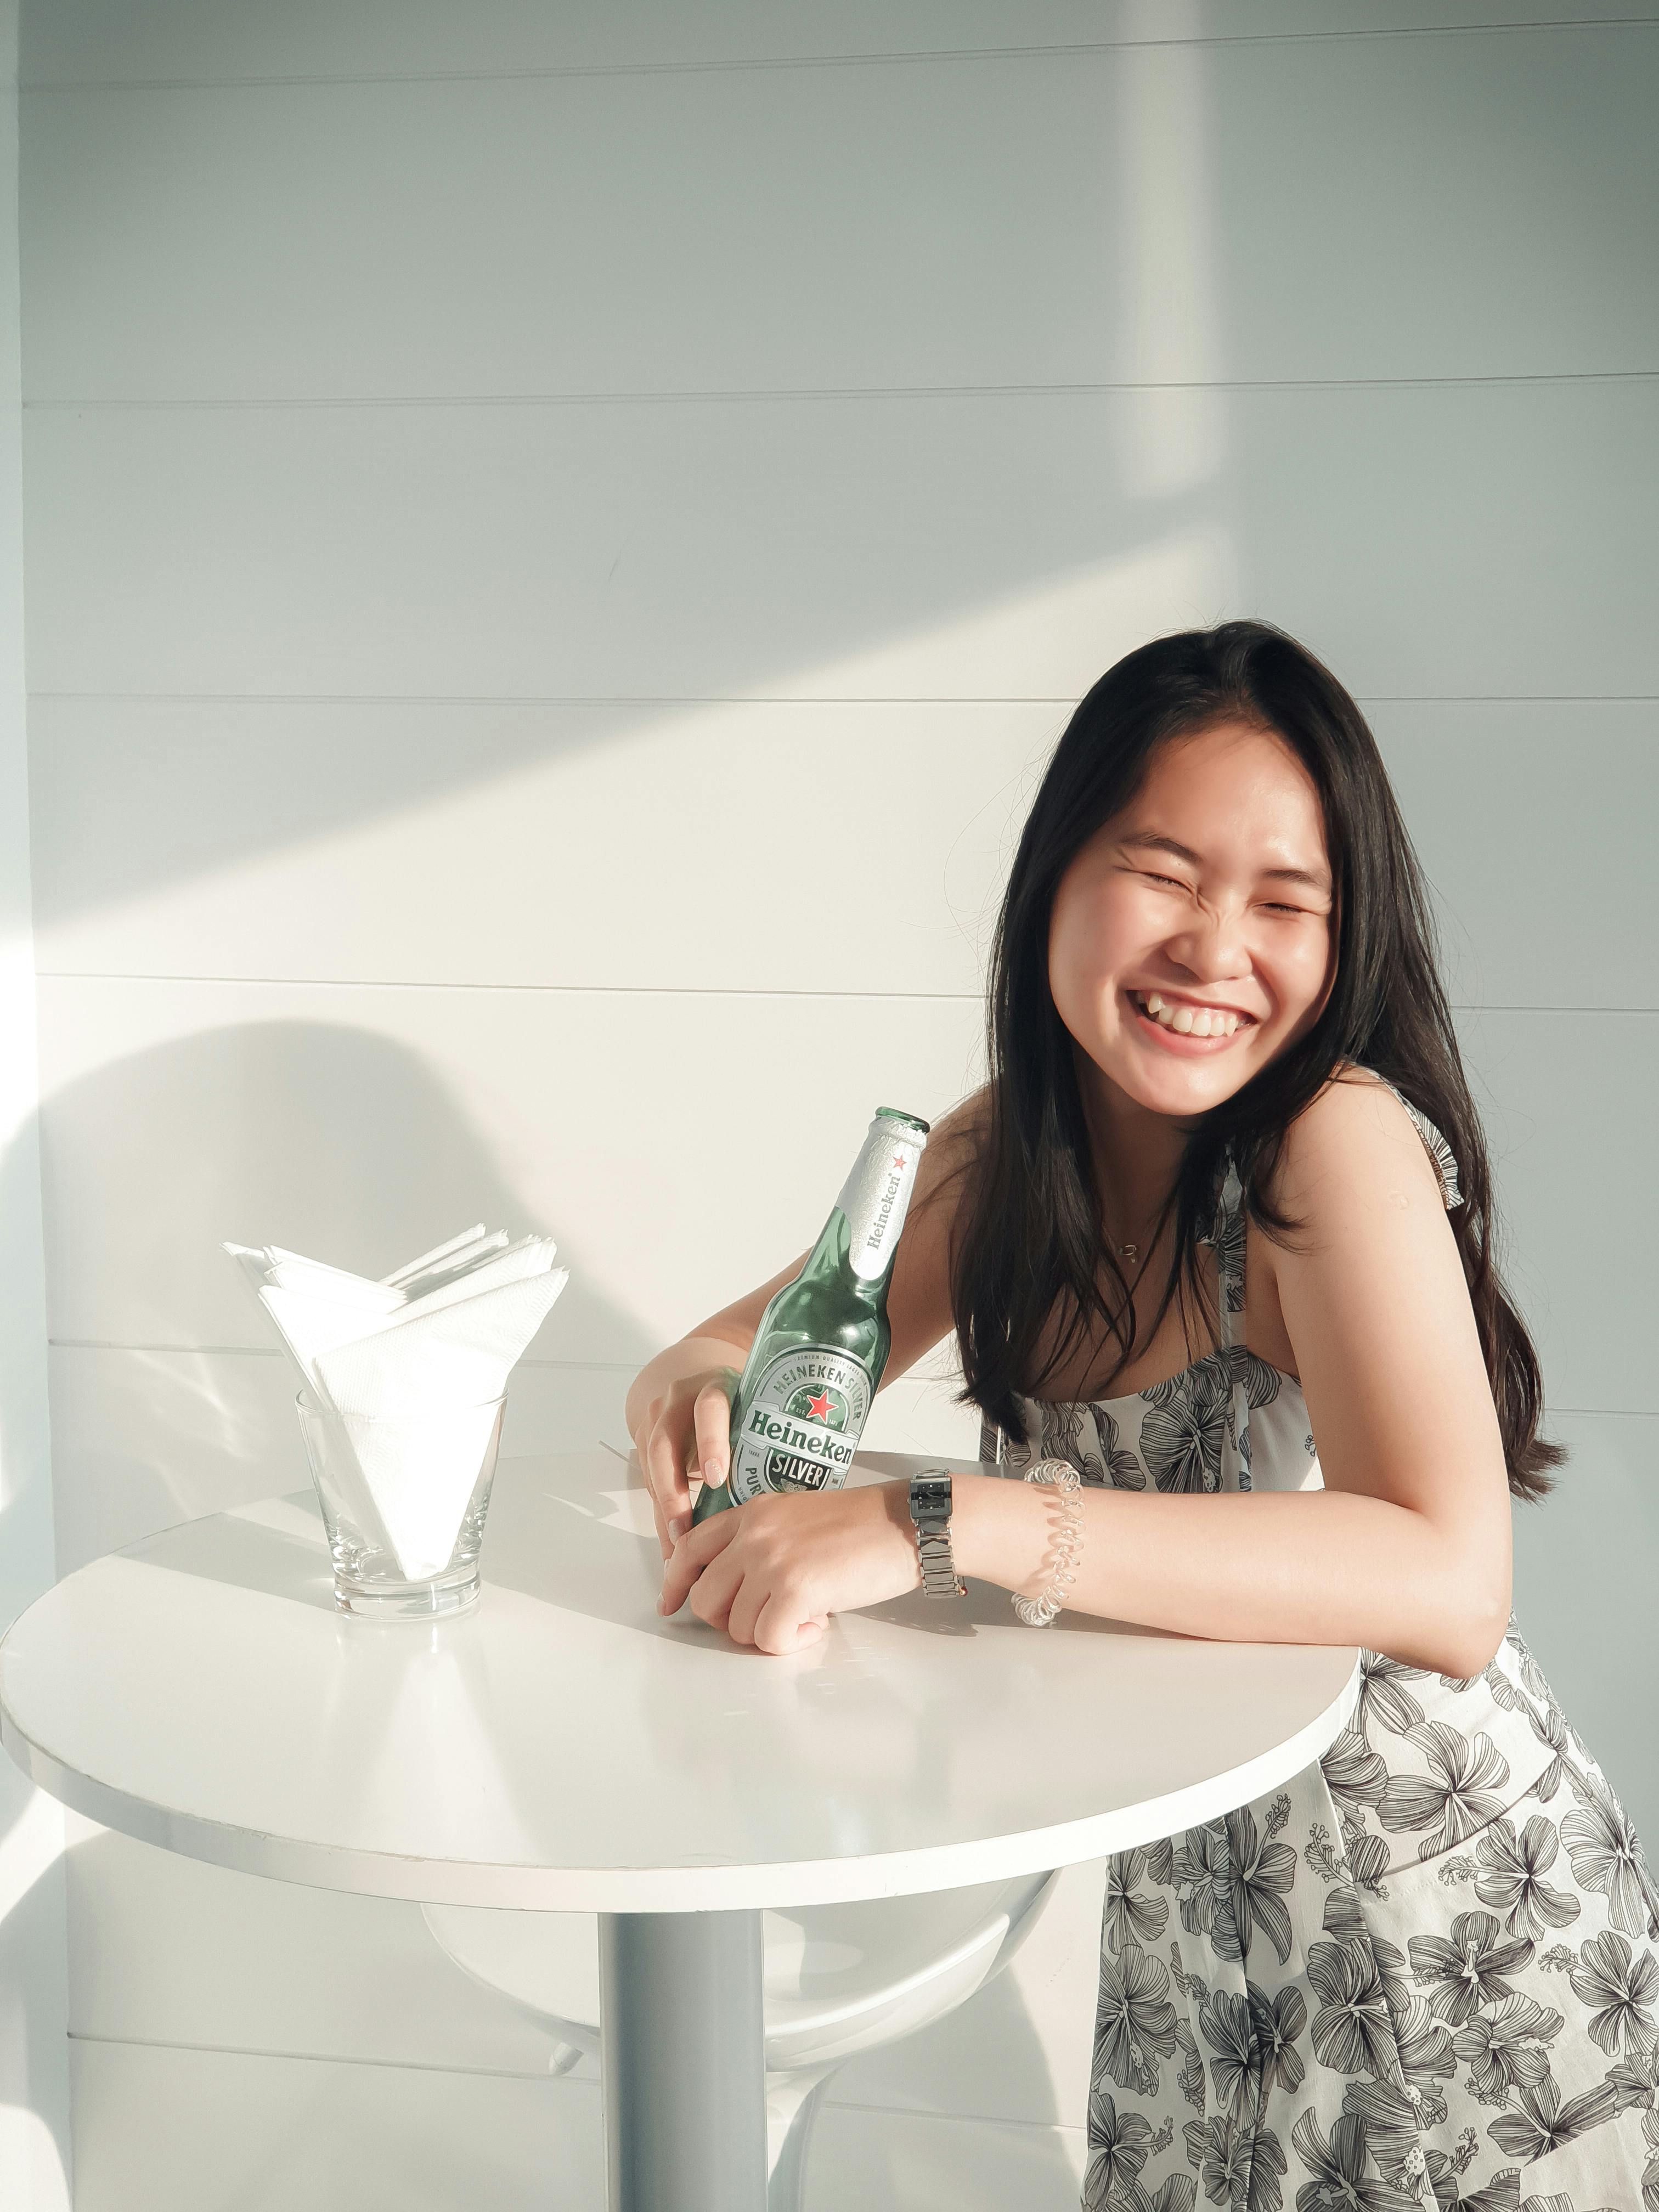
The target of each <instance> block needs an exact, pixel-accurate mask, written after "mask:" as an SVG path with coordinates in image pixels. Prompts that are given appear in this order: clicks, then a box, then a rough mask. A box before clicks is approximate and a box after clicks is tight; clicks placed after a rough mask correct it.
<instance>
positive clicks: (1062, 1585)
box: [1014, 1459, 1083, 1628]
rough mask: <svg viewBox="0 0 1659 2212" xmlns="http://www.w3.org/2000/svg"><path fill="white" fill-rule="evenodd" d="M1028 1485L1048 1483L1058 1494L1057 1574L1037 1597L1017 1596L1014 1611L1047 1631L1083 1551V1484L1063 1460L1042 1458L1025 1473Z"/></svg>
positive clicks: (1064, 1596)
mask: <svg viewBox="0 0 1659 2212" xmlns="http://www.w3.org/2000/svg"><path fill="white" fill-rule="evenodd" d="M1025 1480H1027V1482H1042V1483H1048V1484H1051V1485H1052V1486H1053V1487H1054V1489H1056V1490H1057V1491H1059V1492H1060V1498H1059V1501H1058V1502H1059V1506H1060V1526H1059V1528H1057V1529H1056V1530H1055V1532H1054V1546H1053V1557H1054V1572H1053V1574H1052V1575H1050V1576H1049V1577H1048V1583H1047V1584H1046V1585H1045V1587H1044V1588H1043V1589H1041V1590H1040V1591H1039V1592H1038V1593H1037V1595H1036V1597H1022V1596H1021V1595H1020V1594H1019V1592H1018V1590H1017V1591H1015V1593H1014V1611H1015V1612H1016V1613H1018V1615H1019V1617H1020V1619H1021V1620H1023V1621H1024V1623H1025V1626H1027V1627H1028V1628H1047V1627H1048V1624H1049V1622H1050V1621H1051V1620H1053V1619H1054V1615H1055V1614H1056V1613H1059V1612H1060V1609H1061V1608H1062V1607H1063V1606H1064V1605H1065V1603H1066V1591H1067V1590H1068V1589H1070V1588H1071V1586H1072V1582H1073V1569H1074V1568H1075V1566H1076V1565H1077V1559H1078V1554H1079V1552H1080V1551H1081V1550H1082V1549H1083V1498H1082V1490H1083V1481H1082V1478H1081V1476H1080V1475H1079V1474H1078V1471H1077V1469H1076V1468H1074V1467H1070V1466H1068V1465H1067V1464H1066V1462H1065V1461H1064V1460H1063V1459H1040V1460H1039V1461H1038V1462H1036V1466H1035V1467H1028V1468H1026V1470H1025Z"/></svg>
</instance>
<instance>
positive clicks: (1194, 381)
mask: <svg viewBox="0 0 1659 2212" xmlns="http://www.w3.org/2000/svg"><path fill="white" fill-rule="evenodd" d="M1656 378H1659V368H1586V369H1549V370H1538V371H1536V372H1533V373H1523V374H1516V375H1510V376H1504V375H1498V374H1484V375H1469V376H1262V377H1211V378H1201V377H1194V378H1183V379H1181V380H1172V381H1169V382H1158V381H1148V382H1134V381H1130V380H1124V381H1121V382H1118V381H1109V382H1103V383H1092V382H1076V383H1065V384H833V385H799V386H795V385H780V386H769V385H757V386H754V387H752V388H749V387H744V386H733V387H719V388H714V387H711V388H709V389H708V390H706V391H703V390H698V389H696V388H695V387H691V388H688V389H685V390H683V391H682V390H672V389H664V390H660V391H639V392H605V391H592V392H588V391H579V392H403V393H392V392H387V393H376V394H374V395H373V396H369V397H352V396H349V395H339V394H329V393H323V394H320V395H318V394H312V395H308V396H302V397H293V398H266V399H200V398H197V399H31V398H27V396H26V397H25V398H24V400H23V402H22V407H23V412H24V413H25V415H92V414H243V415H258V414H264V415H269V414H284V413H301V414H303V413H307V412H317V411H319V410H339V411H354V412H356V411H361V410H364V409H373V408H377V407H380V408H388V409H393V410H398V409H401V410H409V409H411V408H422V407H428V408H457V407H524V408H533V407H679V406H700V405H710V406H722V405H724V406H748V405H750V404H760V403H763V402H764V403H767V404H788V403H790V402H795V403H799V402H801V401H808V400H810V401H817V400H859V399H1069V398H1081V399H1093V398H1106V397H1109V396H1110V395H1112V394H1114V393H1116V392H1398V391H1406V392H1412V391H1438V390H1443V389H1444V390H1452V391H1465V390H1469V389H1474V388H1477V387H1480V386H1490V387H1492V388H1493V389H1505V388H1508V387H1510V386H1516V385H1565V384H1643V383H1652V382H1653V381H1654V380H1655V379H1656Z"/></svg>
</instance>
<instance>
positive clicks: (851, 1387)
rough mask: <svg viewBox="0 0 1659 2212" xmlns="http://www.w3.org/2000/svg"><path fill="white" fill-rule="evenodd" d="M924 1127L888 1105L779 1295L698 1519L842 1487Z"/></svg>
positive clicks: (871, 1387) (869, 1387)
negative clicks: (725, 1455) (791, 1493)
mask: <svg viewBox="0 0 1659 2212" xmlns="http://www.w3.org/2000/svg"><path fill="white" fill-rule="evenodd" d="M926 1147H927V1122H926V1121H918V1120H917V1119H916V1117H915V1115H914V1114H902V1113H901V1112H900V1111H899V1110H898V1109H897V1108H896V1106H882V1107H878V1109H877V1110H876V1118H875V1120H874V1121H872V1123H871V1124H870V1133H869V1134H868V1136H866V1139H865V1140H864V1144H863V1146H862V1148H861V1149H860V1152H859V1156H858V1158H857V1159H856V1160H854V1163H853V1171H852V1173H851V1174H850V1175H849V1176H848V1178H847V1181H846V1182H845V1183H844V1184H843V1186H842V1194H841V1196H840V1197H839V1198H838V1199H837V1200H836V1203H835V1206H834V1207H833V1209H832V1210H831V1212H830V1215H829V1219H828V1220H827V1221H826V1222H825V1223H824V1225H823V1230H822V1231H820V1233H819V1236H818V1241H817V1243H816V1244H815V1245H814V1246H813V1247H812V1249H811V1252H810V1253H809V1254H808V1255H807V1260H806V1265H805V1267H803V1268H802V1269H801V1271H800V1273H799V1274H798V1275H797V1276H796V1277H795V1279H794V1280H793V1282H790V1283H786V1284H785V1285H784V1286H783V1288H782V1289H781V1291H775V1292H774V1293H773V1295H772V1297H771V1299H770V1301H769V1304H768V1305H767V1309H766V1311H765V1312H764V1313H763V1315H762V1316H761V1318H760V1327H759V1328H757V1330H756V1332H755V1341H754V1345H753V1346H752V1348H751V1349H750V1354H749V1358H748V1359H747V1360H746V1362H745V1363H744V1370H743V1375H742V1378H741V1380H740V1381H739V1383H738V1395H737V1396H736V1398H735V1399H734V1400H733V1401H732V1464H731V1472H730V1474H728V1475H727V1477H726V1480H725V1481H724V1482H706V1483H704V1485H703V1486H702V1492H700V1494H699V1496H698V1498H697V1503H696V1510H695V1511H694V1512H693V1514H692V1516H691V1517H692V1520H693V1521H694V1522H696V1521H706V1520H707V1519H708V1516H709V1515H710V1514H711V1513H720V1512H723V1511H724V1510H725V1509H726V1507H727V1506H728V1505H741V1504H743V1503H744V1501H745V1500H746V1499H748V1498H758V1497H759V1496H760V1495H761V1494H762V1492H764V1491H768V1490H839V1489H840V1488H841V1486H842V1483H844V1482H845V1481H846V1480H847V1475H848V1469H849V1468H851V1466H852V1464H853V1454H854V1451H855V1450H856V1449H857V1448H858V1441H859V1437H860V1434H861V1433H862V1431H863V1429H864V1424H865V1422H866V1419H868V1418H869V1413H870V1404H871V1401H872V1399H873V1398H874V1396H875V1395H876V1386H877V1385H878V1383H879V1382H880V1381H881V1376H882V1370H883V1369H884V1367H885V1366H886V1364H887V1352H888V1346H890V1343H891V1341H892V1336H891V1332H890V1330H889V1328H888V1326H887V1285H888V1283H889V1281H890V1279H891V1277H892V1273H893V1259H894V1255H895V1254H896V1252H897V1250H898V1241H899V1232H900V1231H901V1230H902V1228H903V1226H904V1217H905V1213H906V1212H907V1211H908V1207H909V1204H910V1193H911V1191H912V1189H913V1188H914V1187H915V1180H916V1167H917V1164H918V1163H919V1162H920V1160H921V1155H922V1152H923V1151H924V1150H925V1149H926Z"/></svg>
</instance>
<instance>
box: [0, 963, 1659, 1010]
mask: <svg viewBox="0 0 1659 2212" xmlns="http://www.w3.org/2000/svg"><path fill="white" fill-rule="evenodd" d="M35 980H36V981H37V982H40V983H156V984H165V985H173V984H179V983H188V984H191V985H196V984H210V985H214V986H216V987H221V988H223V989H225V990H233V991H240V990H266V991H294V990H303V991H477V992H483V991H513V992H522V993H540V994H543V995H545V996H549V997H553V996H558V997H564V998H586V999H607V998H608V999H782V1000H799V999H835V1000H843V999H851V1000H861V999H863V1000H881V1001H883V1002H889V1001H896V1002H897V1003H899V1004H901V1005H909V1006H978V1005H979V1004H980V1003H981V1000H982V998H983V996H984V994H983V993H982V992H980V991H819V990H808V989H805V988H803V989H800V990H787V991H784V990H762V989H745V988H744V987H741V986H739V985H738V984H718V983H696V984H684V985H675V984H664V983H488V982H484V983H471V982H466V983H447V982H430V981H424V980H422V981H415V982H410V981H404V980H402V979H400V978H398V977H396V976H391V977H383V976H374V975H149V974H131V975H129V974H125V973H122V972H120V971H118V970H116V969H99V968H94V969H78V968H40V969H36V970H35ZM1450 1003H1451V1009H1452V1012H1454V1013H1457V1014H1586V1015H1590V1016H1599V1015H1601V1014H1609V1015H1613V1014H1622V1015H1632V1016H1638V1017H1639V1016H1645V1017H1648V1018H1651V1017H1652V1016H1654V1015H1656V1014H1659V1006H1501V1005H1498V1004H1496V1003H1493V1002H1490V1001H1485V1000H1483V1001H1480V1002H1479V1003H1476V1002H1474V1001H1470V1000H1452V1001H1451V1002H1450Z"/></svg>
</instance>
